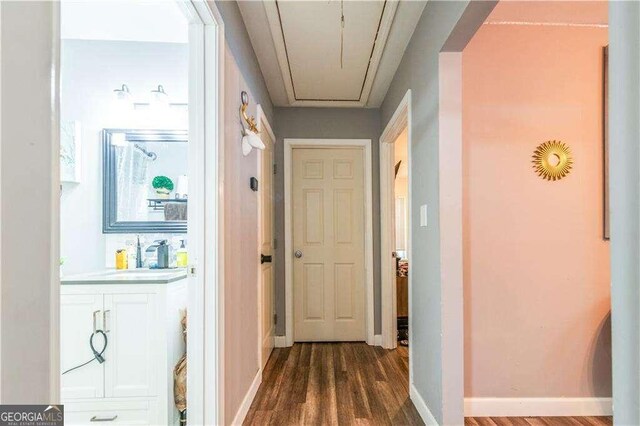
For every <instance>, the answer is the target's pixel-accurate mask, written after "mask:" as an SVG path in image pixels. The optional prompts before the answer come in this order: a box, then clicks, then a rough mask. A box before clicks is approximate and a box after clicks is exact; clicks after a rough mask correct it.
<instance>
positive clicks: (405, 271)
mask: <svg viewBox="0 0 640 426" xmlns="http://www.w3.org/2000/svg"><path fill="white" fill-rule="evenodd" d="M408 137H409V129H407V128H405V129H404V130H403V131H402V133H400V135H399V136H398V137H397V139H396V140H395V142H394V143H393V152H394V160H393V161H394V163H395V165H394V184H393V192H394V194H393V199H394V204H395V215H394V222H395V226H394V227H393V232H394V239H393V240H394V241H395V245H394V246H395V250H394V252H393V255H392V257H393V258H394V259H395V271H396V318H397V321H396V328H397V334H398V344H399V345H402V346H409V255H408V250H409V246H408V244H407V243H408V240H409V208H408V206H409V166H408V162H409V149H408V148H409V147H408Z"/></svg>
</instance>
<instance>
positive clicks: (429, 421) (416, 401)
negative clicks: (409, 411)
mask: <svg viewBox="0 0 640 426" xmlns="http://www.w3.org/2000/svg"><path fill="white" fill-rule="evenodd" d="M409 398H410V399H411V402H413V405H415V407H416V410H418V413H419V414H420V417H422V421H423V422H424V424H425V425H427V426H438V421H437V420H436V418H435V417H434V416H433V414H432V413H431V410H429V407H427V404H426V403H425V402H424V399H422V396H421V395H420V393H419V392H418V389H416V387H415V385H414V384H413V383H412V384H411V387H410V389H409Z"/></svg>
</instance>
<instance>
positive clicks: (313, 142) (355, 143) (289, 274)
mask: <svg viewBox="0 0 640 426" xmlns="http://www.w3.org/2000/svg"><path fill="white" fill-rule="evenodd" d="M349 147H351V148H363V149H364V154H365V170H364V174H365V176H364V182H365V183H364V190H365V194H364V202H365V225H364V235H365V238H364V249H365V265H364V266H365V286H364V287H365V298H366V303H365V325H366V338H367V340H366V342H367V344H369V345H373V344H374V334H373V333H374V330H373V327H374V322H373V321H374V319H373V315H374V306H373V216H372V215H373V207H372V206H373V202H372V183H371V181H372V175H371V173H372V166H371V139H285V140H284V229H285V242H284V253H285V256H284V261H285V321H286V327H285V345H286V346H292V345H293V262H292V256H293V252H292V247H293V232H292V225H293V222H292V218H291V208H292V206H293V203H292V200H291V196H292V186H291V185H292V179H291V172H292V167H291V166H292V159H293V158H292V157H293V149H294V148H349Z"/></svg>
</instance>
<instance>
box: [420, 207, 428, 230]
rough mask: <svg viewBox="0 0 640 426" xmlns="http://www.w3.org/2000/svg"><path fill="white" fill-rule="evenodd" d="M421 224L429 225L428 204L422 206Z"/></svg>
mask: <svg viewBox="0 0 640 426" xmlns="http://www.w3.org/2000/svg"><path fill="white" fill-rule="evenodd" d="M420 226H423V227H425V228H426V227H427V205H426V204H423V205H421V206H420Z"/></svg>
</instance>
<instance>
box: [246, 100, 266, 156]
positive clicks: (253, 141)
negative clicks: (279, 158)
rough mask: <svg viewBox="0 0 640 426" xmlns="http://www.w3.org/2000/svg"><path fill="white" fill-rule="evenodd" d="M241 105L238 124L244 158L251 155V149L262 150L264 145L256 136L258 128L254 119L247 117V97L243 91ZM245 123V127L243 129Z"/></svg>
mask: <svg viewBox="0 0 640 426" xmlns="http://www.w3.org/2000/svg"><path fill="white" fill-rule="evenodd" d="M240 100H241V101H242V105H241V106H240V124H241V125H242V155H244V156H245V157H246V156H247V155H249V154H250V153H251V150H252V149H253V148H256V149H264V148H265V146H264V143H263V142H262V139H260V136H258V133H259V131H258V127H257V126H256V119H255V118H253V117H249V116H248V115H247V107H248V106H249V95H248V94H247V92H245V91H244V90H243V91H242V93H241V94H240ZM245 122H246V123H247V126H246V127H245ZM247 127H248V128H247Z"/></svg>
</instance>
